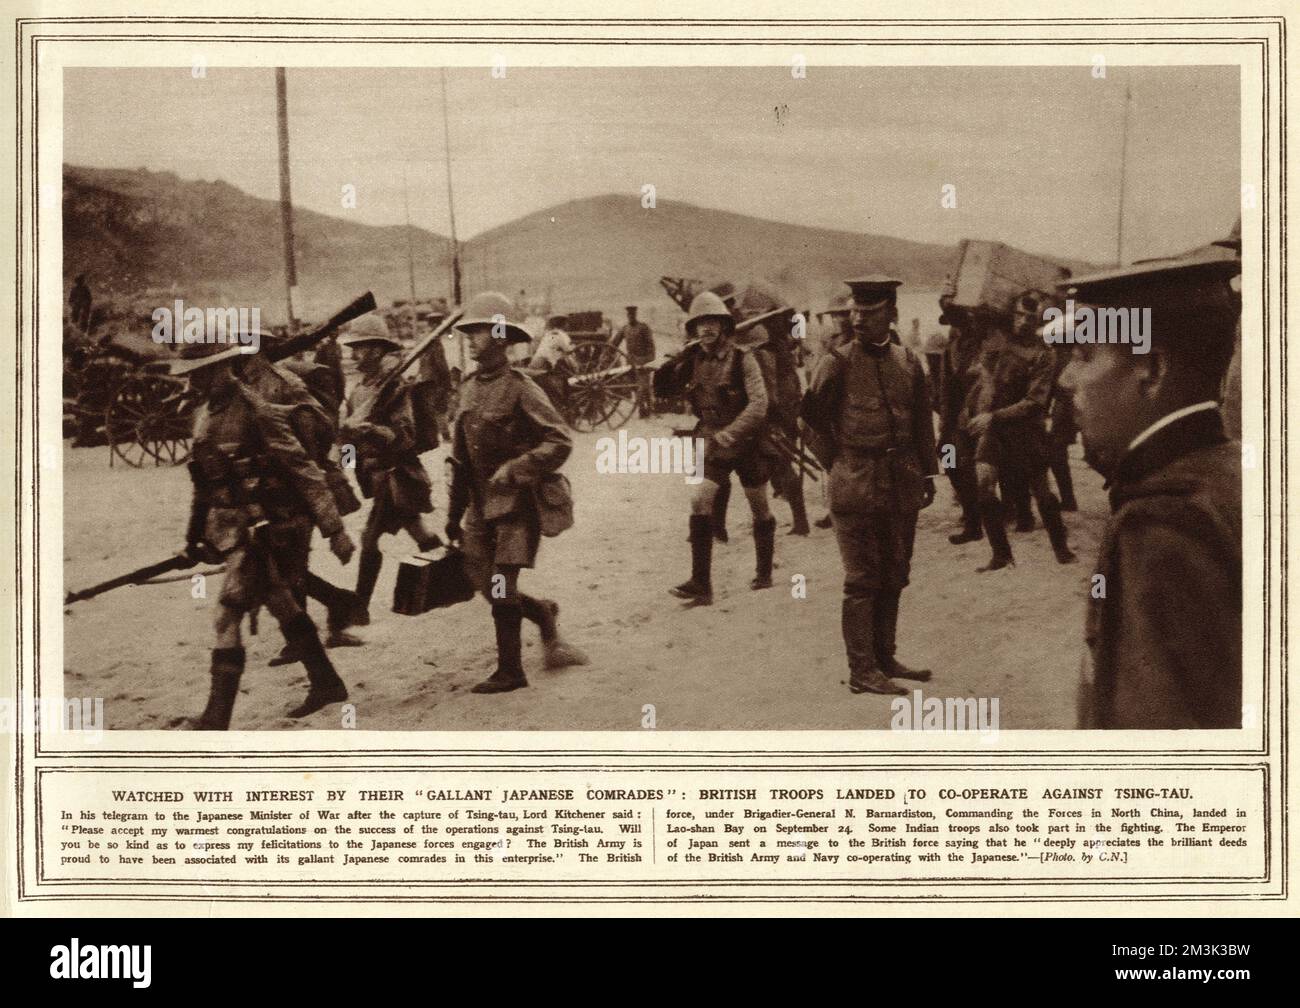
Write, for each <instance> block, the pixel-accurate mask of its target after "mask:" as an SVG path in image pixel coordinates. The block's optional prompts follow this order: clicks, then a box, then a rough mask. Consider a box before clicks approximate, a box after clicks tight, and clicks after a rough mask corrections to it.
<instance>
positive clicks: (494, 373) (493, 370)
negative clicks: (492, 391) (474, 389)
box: [474, 357, 510, 381]
mask: <svg viewBox="0 0 1300 1008" xmlns="http://www.w3.org/2000/svg"><path fill="white" fill-rule="evenodd" d="M509 370H510V360H509V358H505V357H503V358H502V359H501V361H500V363H494V364H493V365H492V366H491V367H483V365H481V364H480V365H479V366H478V367H477V368H475V369H474V377H475V378H476V379H477V380H478V381H491V380H492V379H493V378H497V377H499V376H500V375H503V374H505V373H506V372H507V371H509Z"/></svg>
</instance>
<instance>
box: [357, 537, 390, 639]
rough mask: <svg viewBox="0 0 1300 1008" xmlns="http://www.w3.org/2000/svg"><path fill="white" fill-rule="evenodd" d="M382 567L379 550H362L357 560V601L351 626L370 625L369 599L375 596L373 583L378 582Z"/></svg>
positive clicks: (381, 555) (382, 560)
mask: <svg viewBox="0 0 1300 1008" xmlns="http://www.w3.org/2000/svg"><path fill="white" fill-rule="evenodd" d="M383 566H384V554H382V553H380V552H379V550H377V549H376V550H369V551H367V550H362V551H361V557H360V559H358V560H357V590H356V592H355V594H356V597H357V601H356V608H355V609H354V610H353V612H352V619H351V625H352V626H369V625H370V598H371V596H372V595H374V594H375V582H376V581H378V580H379V570H380V568H381V567H383Z"/></svg>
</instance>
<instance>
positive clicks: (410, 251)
mask: <svg viewBox="0 0 1300 1008" xmlns="http://www.w3.org/2000/svg"><path fill="white" fill-rule="evenodd" d="M402 207H403V209H404V210H405V212H406V271H407V274H408V276H409V278H410V281H411V301H410V305H411V307H410V316H411V335H412V336H415V337H416V338H418V337H419V333H417V332H416V331H415V327H416V324H417V321H418V320H417V318H416V314H415V245H414V241H413V239H412V237H411V191H410V186H409V183H408V181H407V177H406V167H405V166H403V167H402Z"/></svg>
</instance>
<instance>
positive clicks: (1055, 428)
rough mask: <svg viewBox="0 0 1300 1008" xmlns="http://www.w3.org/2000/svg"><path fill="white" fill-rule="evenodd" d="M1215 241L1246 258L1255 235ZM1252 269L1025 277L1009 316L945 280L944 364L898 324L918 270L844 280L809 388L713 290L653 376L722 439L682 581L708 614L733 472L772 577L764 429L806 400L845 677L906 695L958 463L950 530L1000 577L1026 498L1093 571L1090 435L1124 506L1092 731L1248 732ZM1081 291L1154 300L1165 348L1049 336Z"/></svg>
mask: <svg viewBox="0 0 1300 1008" xmlns="http://www.w3.org/2000/svg"><path fill="white" fill-rule="evenodd" d="M1218 244H1222V245H1224V246H1225V247H1229V248H1234V249H1236V250H1237V251H1238V253H1239V252H1240V239H1239V237H1236V236H1235V235H1234V237H1233V239H1231V240H1229V241H1225V242H1222V243H1218ZM1239 271H1240V264H1239V259H1237V260H1228V259H1224V258H1222V257H1215V256H1210V257H1209V258H1205V257H1201V258H1196V257H1193V258H1191V259H1184V260H1158V261H1153V262H1148V263H1144V264H1141V265H1139V266H1136V267H1130V268H1127V269H1123V270H1118V271H1113V272H1110V273H1104V274H1097V275H1095V276H1090V277H1084V278H1080V279H1077V280H1071V281H1069V282H1068V283H1066V284H1063V285H1062V290H1061V291H1059V292H1058V291H1036V290H1030V291H1025V292H1023V294H1022V295H1021V296H1020V297H1019V298H1018V299H1017V300H1016V302H1015V304H1014V306H1013V309H1012V311H1011V312H1009V313H1006V314H1000V313H997V312H993V311H988V310H981V311H970V310H963V309H960V308H958V307H957V306H955V305H954V304H953V298H952V293H951V291H947V292H945V293H944V295H943V296H941V299H940V306H941V308H942V309H943V317H942V319H941V321H943V322H944V323H946V324H949V325H951V326H952V337H951V339H950V341H949V343H948V345H947V347H946V348H945V350H944V353H943V355H942V358H941V361H940V367H939V374H938V375H927V373H926V369H925V367H924V365H923V364H922V362H921V360H920V358H919V357H918V355H917V354H916V353H914V352H913V351H912V350H911V349H909V348H906V347H904V346H903V345H902V344H901V341H900V339H899V337H898V334H897V332H896V330H895V328H894V327H895V324H896V323H897V319H898V309H897V289H898V287H899V286H900V282H899V281H898V280H896V279H892V278H890V277H886V276H881V275H872V276H867V277H861V278H857V279H852V280H848V281H845V282H846V284H847V286H848V287H849V289H850V292H851V294H850V296H849V298H848V299H847V302H845V303H841V304H832V305H831V306H829V307H828V308H827V310H826V311H825V312H823V315H825V316H827V317H829V318H831V319H832V322H833V326H834V328H833V332H832V335H831V338H830V339H829V340H828V341H827V343H826V345H825V347H824V352H823V353H822V354H821V355H820V357H819V359H818V360H817V362H816V364H815V366H814V368H813V372H812V375H811V378H810V380H809V382H808V387H807V389H806V391H803V392H802V393H801V394H800V391H799V384H798V377H797V371H795V369H794V368H793V367H792V366H791V364H790V362H789V361H788V360H787V361H784V362H782V360H781V354H780V351H781V349H782V344H781V340H780V336H779V335H778V334H774V333H773V332H772V331H771V328H770V327H768V329H767V331H765V332H764V333H763V334H762V336H761V337H760V338H757V339H755V338H754V336H752V335H748V334H746V333H742V332H741V331H740V326H743V324H744V323H743V322H740V323H739V324H738V321H739V317H738V314H737V313H736V312H735V310H734V306H732V305H728V304H725V303H724V301H723V299H722V298H721V297H719V295H718V293H717V292H715V291H707V292H704V293H701V294H699V295H698V296H697V297H696V298H695V299H694V301H693V302H692V304H691V305H690V310H689V312H688V317H687V320H686V332H687V337H688V340H687V343H686V347H685V349H684V351H683V353H681V354H679V355H677V356H675V357H674V358H671V359H670V360H669V361H668V362H667V363H666V364H665V365H663V366H661V367H660V368H659V370H658V372H657V374H656V390H657V391H659V392H661V393H662V394H665V395H669V394H676V395H682V396H684V397H685V398H686V400H687V401H688V402H689V403H690V406H691V409H692V411H693V413H694V414H695V416H696V418H697V424H696V426H695V428H694V430H693V432H692V434H693V436H694V437H696V438H703V439H705V441H706V443H707V449H706V454H705V460H704V472H703V477H704V478H703V480H702V482H701V483H700V484H699V485H698V486H697V487H696V489H695V490H694V492H693V496H692V500H691V513H690V520H689V530H688V536H687V538H688V541H689V543H690V547H691V575H690V577H689V578H688V579H687V580H686V581H685V582H683V583H681V584H679V585H677V586H675V587H673V588H672V589H670V590H671V593H672V594H673V595H675V596H677V597H678V598H681V599H683V600H684V601H685V602H686V604H687V605H688V606H692V607H693V606H701V605H709V604H711V603H712V601H713V583H712V570H711V565H712V547H713V543H714V541H715V539H720V538H722V539H725V531H721V532H720V529H719V521H718V504H719V500H720V498H721V499H722V500H724V501H725V494H726V492H727V490H728V489H729V486H730V480H731V475H732V473H733V472H734V473H735V474H736V475H737V476H738V477H739V479H740V483H741V487H742V489H743V490H744V492H745V496H746V499H747V500H748V502H749V504H750V510H751V513H752V515H753V536H754V549H755V557H756V574H755V577H754V579H753V580H752V581H751V582H750V587H751V588H753V589H763V588H767V587H770V586H771V584H772V579H771V570H772V542H773V539H772V537H773V534H774V528H775V520H774V519H773V517H772V515H771V512H770V509H769V506H768V500H767V492H766V484H767V482H768V481H769V480H771V481H772V482H773V484H774V485H776V483H777V479H774V478H773V477H774V475H776V473H777V472H779V471H780V466H779V465H778V467H776V468H773V466H772V465H771V464H770V462H771V453H770V452H768V451H767V447H768V442H767V434H768V432H769V431H770V429H771V428H772V427H773V426H779V425H782V424H783V423H784V422H785V420H784V418H785V417H788V416H790V415H791V414H793V415H794V416H796V417H798V421H799V422H798V433H799V434H800V435H801V437H802V439H803V440H805V441H806V443H807V444H808V446H809V448H810V449H811V450H812V452H813V453H814V454H815V456H816V458H817V460H818V461H819V462H820V464H821V465H822V467H823V468H824V469H825V470H826V471H827V472H828V480H827V483H828V491H829V501H828V503H829V510H830V514H829V515H828V516H827V517H828V518H829V524H830V525H831V526H832V527H833V528H834V530H835V536H836V541H837V544H838V546H839V552H840V557H841V561H842V563H843V567H844V598H843V601H842V604H841V633H842V636H843V639H844V646H845V651H846V656H847V660H848V669H849V683H848V685H849V689H850V691H851V692H853V693H883V694H903V693H906V692H907V691H906V689H905V688H904V687H903V686H901V685H900V684H899V683H898V682H896V680H899V679H905V680H912V681H920V682H924V681H928V680H929V679H930V677H931V672H930V671H929V670H927V669H912V668H909V667H908V666H906V665H904V664H902V663H901V662H899V661H898V660H897V659H896V657H895V651H896V644H897V629H898V619H899V607H900V601H901V596H902V592H903V590H904V589H905V588H906V587H907V585H908V582H909V576H910V569H911V560H912V552H913V545H914V541H915V534H916V526H917V519H918V515H919V512H920V511H921V510H922V509H924V508H926V507H928V506H929V505H930V504H931V503H932V502H933V500H934V496H935V485H934V480H935V479H936V478H937V477H938V473H939V471H940V468H942V469H943V470H944V471H945V472H946V474H947V476H948V478H949V480H950V481H951V483H952V486H953V490H954V493H955V497H956V500H957V502H958V504H959V505H960V508H961V514H962V527H961V529H960V530H959V531H957V532H956V533H954V534H953V535H952V536H950V537H949V539H950V542H952V543H953V544H954V545H961V544H964V543H968V542H974V541H978V540H981V539H984V538H987V539H988V541H989V544H990V547H991V550H992V553H991V557H990V559H989V561H988V562H987V563H986V564H984V565H983V566H981V567H979V568H978V571H979V572H980V573H984V572H988V571H994V570H999V569H1003V568H1008V567H1011V566H1013V564H1014V559H1013V554H1012V550H1011V545H1010V540H1009V537H1008V535H1007V531H1006V526H1007V523H1008V521H1009V520H1012V519H1014V520H1015V521H1016V528H1017V529H1018V530H1020V531H1030V530H1032V529H1033V528H1034V527H1035V526H1034V521H1033V515H1032V512H1030V510H1029V499H1030V498H1032V499H1033V501H1034V502H1035V503H1036V504H1037V506H1038V512H1039V515H1040V516H1041V518H1042V522H1043V526H1044V528H1045V530H1046V532H1047V535H1048V539H1049V541H1050V543H1051V546H1052V551H1053V554H1054V555H1055V558H1056V560H1057V562H1058V563H1061V564H1070V563H1074V562H1075V561H1076V559H1077V558H1076V556H1075V554H1074V552H1073V551H1072V550H1071V549H1070V546H1069V541H1068V538H1069V537H1068V532H1067V529H1066V526H1065V522H1064V519H1063V518H1062V512H1063V511H1076V510H1077V509H1078V503H1077V501H1076V500H1075V494H1074V485H1073V479H1072V477H1071V473H1070V462H1069V456H1068V450H1069V446H1070V445H1071V444H1072V443H1073V442H1074V441H1075V439H1076V437H1077V435H1078V434H1079V433H1080V432H1082V433H1083V435H1084V448H1085V460H1086V461H1087V462H1088V463H1089V465H1091V466H1092V467H1093V468H1094V469H1096V470H1097V471H1098V472H1100V473H1101V474H1102V475H1103V476H1104V477H1105V478H1106V479H1107V486H1108V488H1109V490H1110V503H1111V508H1112V512H1113V513H1112V516H1111V518H1110V520H1109V521H1108V523H1107V527H1106V530H1105V532H1104V534H1103V539H1102V553H1101V557H1100V558H1099V562H1098V567H1099V571H1098V574H1097V575H1095V576H1094V577H1093V578H1092V579H1091V582H1090V583H1091V584H1092V586H1093V587H1092V590H1091V592H1090V594H1089V606H1088V612H1087V619H1086V640H1087V644H1088V661H1087V662H1086V663H1085V675H1084V680H1083V684H1082V687H1083V688H1082V689H1081V703H1080V710H1079V715H1080V718H1079V723H1080V726H1081V727H1102V728H1187V727H1201V728H1221V727H1239V726H1240V724H1241V717H1242V678H1241V601H1242V594H1241V577H1242V572H1241V481H1240V471H1239V470H1240V458H1239V456H1238V455H1237V452H1238V451H1239V449H1238V448H1237V446H1236V445H1235V444H1234V443H1233V442H1231V441H1230V440H1229V439H1228V437H1227V436H1226V434H1225V432H1224V427H1223V422H1222V419H1221V416H1220V399H1221V392H1220V383H1221V382H1223V380H1224V375H1225V372H1226V371H1227V370H1228V365H1229V360H1230V358H1233V348H1234V343H1235V341H1234V327H1236V326H1237V319H1238V314H1239V308H1240V299H1239V296H1238V294H1237V293H1236V291H1235V290H1234V289H1233V287H1232V284H1231V281H1232V280H1233V277H1234V276H1235V275H1236V274H1238V273H1239ZM1065 295H1068V296H1069V297H1070V298H1073V299H1077V300H1078V302H1079V303H1081V304H1084V305H1089V306H1092V307H1095V308H1099V309H1101V310H1123V311H1129V310H1131V309H1138V308H1140V307H1146V308H1150V309H1151V311H1152V317H1153V323H1152V326H1153V332H1152V344H1151V347H1150V349H1149V352H1147V353H1135V352H1133V350H1132V348H1131V347H1129V346H1128V345H1125V344H1126V341H1124V342H1118V341H1110V342H1107V341H1106V340H1098V341H1095V342H1086V343H1080V344H1078V345H1068V344H1067V345H1062V344H1061V343H1056V344H1055V345H1053V341H1052V340H1048V339H1045V338H1044V333H1045V326H1044V321H1045V311H1046V309H1047V308H1049V307H1053V306H1056V307H1058V308H1059V304H1060V302H1061V301H1062V300H1063V296H1065ZM1238 339H1239V330H1238ZM765 355H767V360H764V357H765ZM774 369H775V370H777V371H778V372H780V371H786V372H789V373H791V374H793V375H794V384H792V385H789V386H786V388H787V389H788V391H784V390H783V388H782V385H781V381H780V376H779V374H778V376H777V377H776V380H773V378H772V377H771V376H769V375H767V374H765V372H767V371H769V370H774ZM932 380H937V381H938V385H939V388H938V394H937V396H933V397H932V392H931V385H930V382H931V381H932ZM1076 397H1077V400H1078V401H1077V402H1076ZM935 402H937V403H938V406H939V408H938V413H939V422H940V435H939V439H938V442H936V439H935V436H934V418H933V415H932V413H933V408H934V404H935ZM792 407H793V408H792ZM1076 407H1077V409H1076ZM1049 470H1050V472H1051V473H1052V476H1053V478H1054V479H1055V481H1056V489H1057V491H1059V494H1060V497H1058V496H1057V493H1055V492H1053V489H1052V487H1051V484H1050V483H1049V480H1048V473H1049ZM781 478H783V477H781ZM786 496H787V498H788V499H790V498H791V495H790V494H789V493H787V494H786ZM791 505H792V511H793V514H794V522H793V527H792V529H791V531H792V532H796V533H800V534H806V533H807V526H806V520H801V511H802V499H801V498H800V499H799V502H798V505H796V503H795V501H794V500H793V499H791ZM723 507H724V509H725V504H724V505H723ZM818 524H819V525H820V524H822V523H821V522H819V523H818ZM724 528H725V526H724ZM1098 586H1100V588H1099V587H1098Z"/></svg>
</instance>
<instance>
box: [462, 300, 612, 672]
mask: <svg viewBox="0 0 1300 1008" xmlns="http://www.w3.org/2000/svg"><path fill="white" fill-rule="evenodd" d="M456 328H457V329H459V330H460V331H461V332H463V333H464V334H465V338H466V340H467V341H468V343H469V354H470V356H471V357H472V358H473V359H474V360H475V361H476V362H477V364H478V367H477V369H476V370H475V371H474V373H473V374H472V375H470V376H469V377H468V378H466V379H465V385H464V388H463V393H462V399H461V409H460V413H459V414H458V415H457V417H456V422H455V426H454V430H453V434H452V452H451V461H450V466H451V473H452V478H451V488H450V492H449V513H448V516H447V538H448V539H449V540H451V541H452V542H459V543H460V544H461V548H462V550H463V551H464V554H465V563H466V568H467V571H468V573H469V575H470V578H471V579H472V580H473V581H474V583H475V585H476V586H477V587H478V589H479V591H481V592H482V594H483V597H484V598H485V599H487V600H488V602H489V603H490V604H491V606H492V622H493V624H494V626H495V628H496V643H497V667H496V671H494V672H493V673H492V675H491V676H490V677H489V678H487V679H486V680H484V681H483V682H481V683H479V684H478V685H477V686H475V687H474V688H473V692H475V693H505V692H509V691H510V690H516V689H519V688H520V687H523V686H527V685H528V679H527V677H526V676H525V675H524V667H523V651H522V644H521V640H520V628H521V624H522V621H523V620H525V619H527V620H530V621H531V622H533V623H535V624H536V625H537V628H538V629H539V630H540V631H541V635H542V647H543V649H544V651H545V664H546V667H547V668H562V667H564V666H566V665H585V664H587V658H586V656H585V655H584V654H583V653H582V652H581V651H579V650H577V649H576V648H574V647H572V646H571V645H569V644H567V643H566V642H565V641H564V640H563V639H562V638H561V637H560V633H559V626H558V623H557V619H558V616H559V612H560V607H559V606H558V605H557V604H556V603H555V602H552V601H551V600H550V599H538V598H533V597H532V596H531V595H525V594H524V593H523V592H521V591H519V587H518V581H519V572H520V570H521V569H523V568H525V567H532V566H533V565H534V564H535V563H536V561H537V547H538V544H539V541H540V537H541V531H540V518H539V513H538V503H537V499H538V486H539V484H540V483H541V482H542V480H543V477H545V476H546V475H548V474H549V473H554V472H558V470H559V468H560V466H562V465H563V464H564V461H565V459H567V458H568V457H569V452H570V451H571V450H572V442H571V441H570V440H569V434H568V431H567V430H566V428H565V423H564V420H563V418H562V417H561V416H560V415H559V413H557V412H556V411H555V407H554V406H552V405H551V401H550V400H549V399H548V398H547V397H546V393H545V392H543V391H542V390H541V389H540V388H539V387H538V386H537V384H536V383H535V382H534V381H533V380H532V379H531V378H529V377H528V375H527V374H526V373H525V372H524V371H523V370H521V369H519V368H513V367H510V366H509V365H508V363H507V357H506V347H507V345H508V344H514V343H527V342H528V341H529V339H530V338H531V337H530V336H529V334H528V331H527V330H526V329H524V328H523V327H522V326H521V325H519V324H518V322H517V321H516V315H515V310H514V306H513V305H512V304H511V303H510V300H509V299H508V298H507V297H506V296H505V295H503V294H497V293H494V292H491V291H488V292H486V293H483V294H479V295H477V296H475V297H474V298H473V299H471V300H470V302H469V304H468V305H467V306H466V310H465V315H464V317H463V318H462V319H461V320H460V321H459V322H458V323H457V324H456ZM462 519H466V520H465V522H464V526H463V528H462V525H461V521H462Z"/></svg>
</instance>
